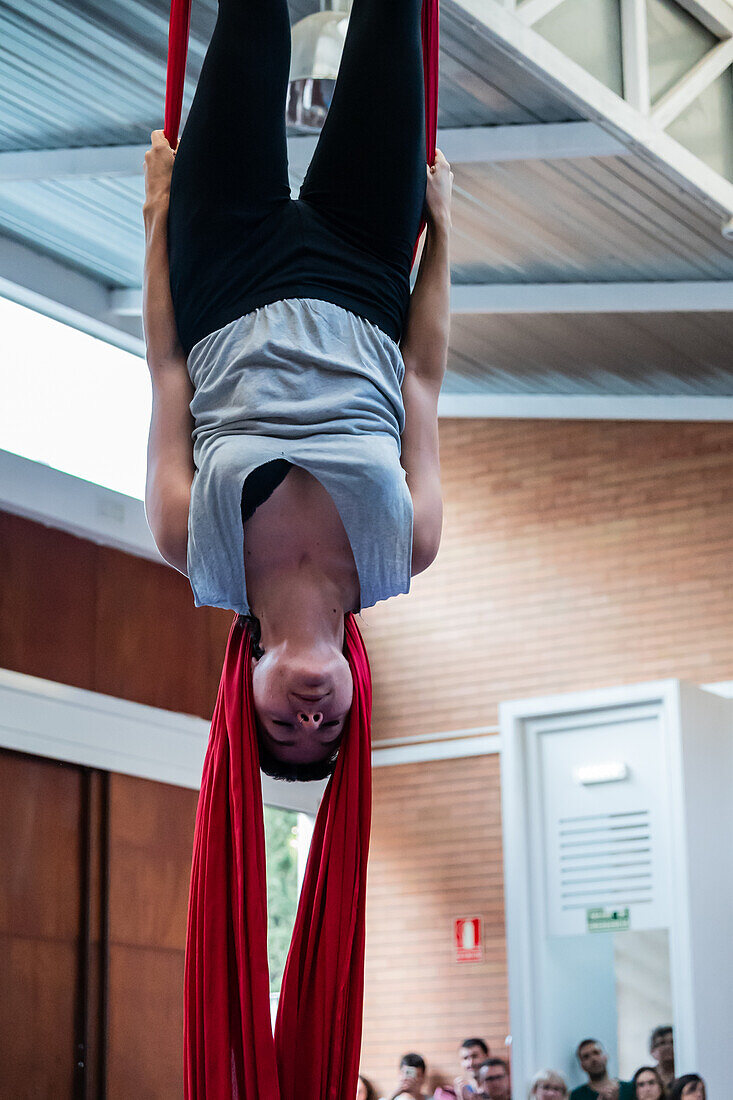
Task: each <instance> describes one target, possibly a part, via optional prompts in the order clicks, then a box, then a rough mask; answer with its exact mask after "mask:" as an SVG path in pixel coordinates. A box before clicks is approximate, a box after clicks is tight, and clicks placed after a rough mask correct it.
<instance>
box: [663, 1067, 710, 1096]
mask: <svg viewBox="0 0 733 1100" xmlns="http://www.w3.org/2000/svg"><path fill="white" fill-rule="evenodd" d="M706 1097H707V1093H706V1092H705V1082H704V1081H703V1079H702V1077H700V1076H699V1074H697V1073H686V1074H685V1075H684V1076H683V1077H678V1078H677V1080H676V1081H675V1082H674V1084H673V1085H672V1088H671V1089H670V1090H669V1100H706Z"/></svg>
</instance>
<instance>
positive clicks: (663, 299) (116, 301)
mask: <svg viewBox="0 0 733 1100" xmlns="http://www.w3.org/2000/svg"><path fill="white" fill-rule="evenodd" d="M109 308H110V311H111V312H112V313H115V314H117V316H119V317H136V316H139V315H140V313H141V310H142V292H141V291H140V290H139V289H137V288H130V289H127V290H113V291H111V292H110V297H109ZM721 311H723V312H728V311H731V312H733V281H729V282H710V281H704V282H678V283H508V284H497V283H472V284H470V285H468V286H465V285H464V286H460V285H458V286H453V287H452V288H451V312H452V313H455V314H462V313H473V314H476V313H534V314H549V313H700V312H711V313H712V312H721Z"/></svg>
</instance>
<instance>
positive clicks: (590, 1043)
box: [570, 1039, 634, 1100]
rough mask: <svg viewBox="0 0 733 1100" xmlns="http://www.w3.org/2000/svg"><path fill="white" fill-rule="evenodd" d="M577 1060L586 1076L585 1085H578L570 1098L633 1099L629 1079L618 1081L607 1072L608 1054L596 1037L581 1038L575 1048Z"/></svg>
mask: <svg viewBox="0 0 733 1100" xmlns="http://www.w3.org/2000/svg"><path fill="white" fill-rule="evenodd" d="M575 1053H576V1055H577V1057H578V1061H579V1062H580V1065H581V1066H582V1068H583V1070H584V1071H585V1073H586V1074H587V1076H588V1084H587V1085H579V1086H578V1087H577V1089H573V1091H572V1092H571V1093H570V1100H596V1098H597V1097H599V1098H600V1100H633V1097H634V1086H633V1085H632V1084H631V1081H619V1080H618V1078H616V1077H610V1076H609V1074H608V1055H607V1054H606V1051H605V1049H604V1046H603V1043H601V1042H599V1041H598V1039H583V1042H582V1043H579V1044H578V1049H577V1050H576V1052H575Z"/></svg>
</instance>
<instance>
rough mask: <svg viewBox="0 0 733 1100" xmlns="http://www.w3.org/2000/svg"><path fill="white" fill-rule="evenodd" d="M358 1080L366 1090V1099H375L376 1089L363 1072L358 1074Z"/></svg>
mask: <svg viewBox="0 0 733 1100" xmlns="http://www.w3.org/2000/svg"><path fill="white" fill-rule="evenodd" d="M359 1080H360V1081H361V1083H362V1085H363V1086H364V1088H365V1089H366V1090H367V1100H377V1090H376V1089H375V1087H374V1085H373V1084H372V1083H371V1081H370V1080H369V1078H368V1077H365V1076H364V1074H363V1073H360V1074H359Z"/></svg>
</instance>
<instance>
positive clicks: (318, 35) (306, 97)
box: [287, 0, 352, 133]
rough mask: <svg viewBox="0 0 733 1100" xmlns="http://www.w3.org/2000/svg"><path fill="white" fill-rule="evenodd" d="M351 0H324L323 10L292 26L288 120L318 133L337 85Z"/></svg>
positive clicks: (302, 130) (289, 122) (306, 129)
mask: <svg viewBox="0 0 733 1100" xmlns="http://www.w3.org/2000/svg"><path fill="white" fill-rule="evenodd" d="M351 2H352V0H321V3H322V4H323V5H324V7H323V10H321V11H317V12H314V13H313V15H307V16H306V17H305V19H301V20H300V21H299V22H298V23H296V24H295V25H294V26H293V28H292V32H291V34H292V53H291V61H290V78H289V84H288V98H287V123H288V126H291V127H293V128H295V129H297V130H300V131H301V132H302V133H317V132H318V131H319V130H320V129H321V128H322V126H323V123H324V122H325V121H326V115H327V114H328V108H329V107H330V106H331V99H332V98H333V90H334V88H335V86H336V77H337V76H338V70H339V65H340V63H341V56H342V54H343V52H344V42H345V41H346V31H347V29H348V26H349V12H350V11H351Z"/></svg>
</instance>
